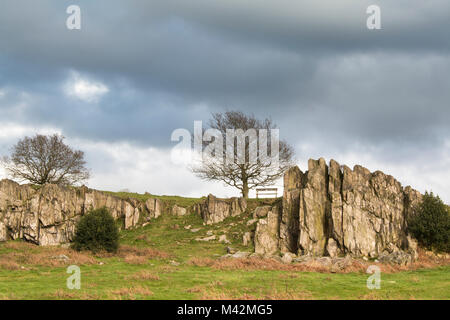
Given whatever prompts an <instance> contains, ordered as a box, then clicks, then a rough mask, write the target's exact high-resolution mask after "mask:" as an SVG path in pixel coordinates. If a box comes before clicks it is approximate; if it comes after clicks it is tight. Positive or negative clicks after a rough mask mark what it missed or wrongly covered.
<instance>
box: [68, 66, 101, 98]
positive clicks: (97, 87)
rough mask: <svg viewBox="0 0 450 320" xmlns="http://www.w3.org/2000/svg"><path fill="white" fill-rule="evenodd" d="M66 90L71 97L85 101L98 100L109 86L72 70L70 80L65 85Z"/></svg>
mask: <svg viewBox="0 0 450 320" xmlns="http://www.w3.org/2000/svg"><path fill="white" fill-rule="evenodd" d="M64 92H65V93H66V94H67V95H68V96H71V97H75V98H78V99H80V100H82V101H85V102H90V103H93V102H98V100H99V99H100V98H101V97H102V96H103V95H104V94H106V93H108V92H109V88H108V87H107V86H106V85H104V84H103V83H101V82H99V81H93V80H90V79H87V78H86V77H83V76H81V75H80V73H78V72H76V71H72V72H71V75H70V78H69V80H68V81H67V83H66V84H65V86H64Z"/></svg>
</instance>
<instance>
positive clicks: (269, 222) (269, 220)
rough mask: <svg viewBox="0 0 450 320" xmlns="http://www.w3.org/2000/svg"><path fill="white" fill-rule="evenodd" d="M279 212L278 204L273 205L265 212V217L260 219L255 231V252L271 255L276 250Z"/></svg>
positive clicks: (278, 232)
mask: <svg viewBox="0 0 450 320" xmlns="http://www.w3.org/2000/svg"><path fill="white" fill-rule="evenodd" d="M280 214H281V210H280V207H279V206H274V207H272V209H271V210H270V211H269V212H268V213H267V217H266V218H265V219H260V220H259V221H258V224H257V225H256V231H255V237H254V241H255V253H257V254H260V255H265V256H271V255H273V254H275V253H276V252H277V251H278V239H279V236H280V231H279V230H280Z"/></svg>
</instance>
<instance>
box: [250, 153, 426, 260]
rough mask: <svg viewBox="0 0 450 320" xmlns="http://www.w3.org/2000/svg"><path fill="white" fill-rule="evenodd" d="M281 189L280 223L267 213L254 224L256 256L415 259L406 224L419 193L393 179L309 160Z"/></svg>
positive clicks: (294, 170)
mask: <svg viewBox="0 0 450 320" xmlns="http://www.w3.org/2000/svg"><path fill="white" fill-rule="evenodd" d="M284 187H285V190H284V194H283V202H282V208H281V209H280V211H281V214H280V215H279V217H278V220H277V219H274V218H273V217H272V219H269V215H268V218H266V219H263V220H260V222H259V223H258V227H257V232H256V234H255V249H256V248H257V250H258V251H256V250H255V252H257V253H261V254H267V253H273V252H276V251H278V250H279V251H281V252H291V253H294V254H298V255H300V256H301V255H308V256H323V255H330V256H331V257H333V258H335V257H338V256H342V255H345V254H350V255H352V256H356V257H361V256H362V257H380V256H381V255H387V254H393V253H395V254H394V255H396V256H398V255H400V254H399V253H398V252H402V254H403V253H404V255H408V256H409V257H411V258H412V259H415V258H416V257H417V244H416V243H415V241H414V240H413V239H411V238H410V237H409V236H408V234H407V232H406V227H407V226H406V225H407V217H409V216H410V215H413V214H415V208H416V207H417V205H418V204H419V203H420V201H421V198H422V195H421V194H420V193H419V192H418V191H416V190H413V189H412V188H411V187H406V188H403V187H402V186H401V184H400V183H399V182H398V181H397V180H395V179H394V178H393V177H392V176H389V175H386V174H384V173H382V172H380V171H376V172H374V173H371V172H370V171H369V170H367V169H366V168H363V167H361V166H358V165H357V166H355V167H354V168H353V170H352V169H350V168H348V167H346V166H340V165H339V163H337V162H336V161H334V160H331V161H330V164H329V165H327V164H326V162H325V160H324V159H323V158H321V159H319V160H309V162H308V171H307V172H305V173H302V172H301V171H300V170H299V169H298V168H296V167H295V168H291V169H290V170H288V171H287V172H286V174H285V176H284ZM272 215H273V213H272ZM269 221H270V223H269ZM276 241H278V245H275V243H276ZM391 260H394V261H400V259H397V258H396V259H391ZM403 260H405V259H403ZM406 260H407V259H406Z"/></svg>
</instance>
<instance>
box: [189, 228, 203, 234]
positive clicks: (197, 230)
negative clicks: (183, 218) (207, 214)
mask: <svg viewBox="0 0 450 320" xmlns="http://www.w3.org/2000/svg"><path fill="white" fill-rule="evenodd" d="M200 230H201V228H194V229H191V232H194V233H195V232H199V231H200Z"/></svg>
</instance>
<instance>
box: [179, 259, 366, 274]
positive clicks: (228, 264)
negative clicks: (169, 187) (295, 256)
mask: <svg viewBox="0 0 450 320" xmlns="http://www.w3.org/2000/svg"><path fill="white" fill-rule="evenodd" d="M188 264H190V265H194V266H199V267H212V268H214V269H218V270H271V271H272V270H278V271H297V272H298V271H305V272H308V271H309V272H322V273H323V272H330V271H331V269H330V267H328V266H324V265H322V264H321V263H319V262H317V261H311V262H308V263H302V264H300V263H293V264H284V263H282V262H279V261H278V260H275V259H270V258H268V259H266V258H236V259H218V260H214V259H210V258H192V259H190V260H189V262H188ZM366 269H367V268H366ZM366 269H364V267H363V265H362V264H360V263H358V262H356V261H353V262H352V263H351V264H349V265H348V266H347V267H346V268H345V269H343V270H340V271H339V272H355V271H363V270H364V271H365V270H366Z"/></svg>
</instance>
